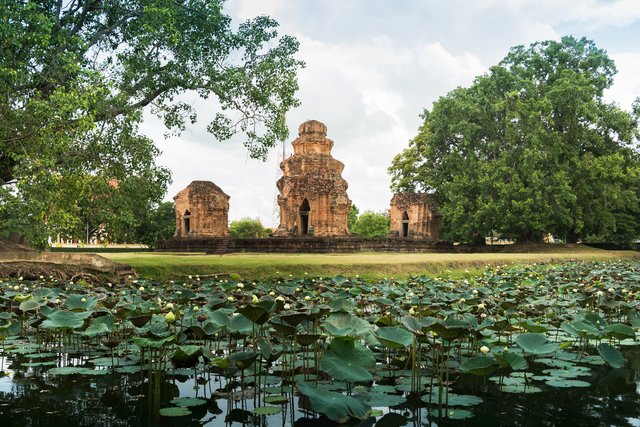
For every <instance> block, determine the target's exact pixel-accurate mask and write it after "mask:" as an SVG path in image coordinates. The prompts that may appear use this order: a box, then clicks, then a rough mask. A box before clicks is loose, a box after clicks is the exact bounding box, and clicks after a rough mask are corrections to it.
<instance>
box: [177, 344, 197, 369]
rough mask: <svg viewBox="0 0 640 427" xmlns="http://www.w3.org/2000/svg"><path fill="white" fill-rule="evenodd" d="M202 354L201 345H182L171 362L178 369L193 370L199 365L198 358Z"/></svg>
mask: <svg viewBox="0 0 640 427" xmlns="http://www.w3.org/2000/svg"><path fill="white" fill-rule="evenodd" d="M202 354H203V353H202V347H201V346H199V345H181V346H178V349H177V350H176V351H175V352H174V353H173V355H171V362H172V363H173V366H175V367H176V368H192V367H194V366H196V365H197V364H198V358H199V357H200V356H202Z"/></svg>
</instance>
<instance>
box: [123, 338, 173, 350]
mask: <svg viewBox="0 0 640 427" xmlns="http://www.w3.org/2000/svg"><path fill="white" fill-rule="evenodd" d="M131 341H133V343H134V344H135V345H137V346H138V347H142V348H148V347H151V348H161V347H163V346H165V345H167V344H171V343H173V342H175V341H176V336H175V335H169V336H167V337H164V338H153V337H133V338H132V339H131Z"/></svg>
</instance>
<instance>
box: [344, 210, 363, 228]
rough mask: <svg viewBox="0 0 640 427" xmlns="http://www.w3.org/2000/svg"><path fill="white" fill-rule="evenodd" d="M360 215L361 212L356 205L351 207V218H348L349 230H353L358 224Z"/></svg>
mask: <svg viewBox="0 0 640 427" xmlns="http://www.w3.org/2000/svg"><path fill="white" fill-rule="evenodd" d="M359 213H360V210H358V207H357V206H356V205H355V204H352V205H351V206H349V216H348V217H347V227H348V228H349V230H352V229H353V226H354V225H355V224H356V221H357V220H358V214H359Z"/></svg>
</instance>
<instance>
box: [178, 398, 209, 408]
mask: <svg viewBox="0 0 640 427" xmlns="http://www.w3.org/2000/svg"><path fill="white" fill-rule="evenodd" d="M171 403H173V404H174V405H176V406H181V407H183V408H188V407H190V406H200V405H206V404H207V401H206V400H204V399H198V398H197V397H179V398H177V399H173V400H172V401H171Z"/></svg>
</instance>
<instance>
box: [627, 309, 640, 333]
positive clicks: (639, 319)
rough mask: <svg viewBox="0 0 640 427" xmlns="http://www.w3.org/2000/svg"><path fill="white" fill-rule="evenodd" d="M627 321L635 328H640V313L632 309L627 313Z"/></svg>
mask: <svg viewBox="0 0 640 427" xmlns="http://www.w3.org/2000/svg"><path fill="white" fill-rule="evenodd" d="M627 320H629V323H630V324H631V326H633V327H634V328H638V327H640V313H638V312H637V311H636V310H634V309H631V310H629V312H627Z"/></svg>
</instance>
